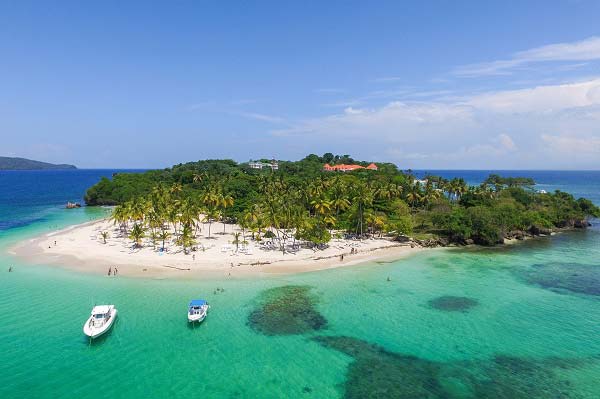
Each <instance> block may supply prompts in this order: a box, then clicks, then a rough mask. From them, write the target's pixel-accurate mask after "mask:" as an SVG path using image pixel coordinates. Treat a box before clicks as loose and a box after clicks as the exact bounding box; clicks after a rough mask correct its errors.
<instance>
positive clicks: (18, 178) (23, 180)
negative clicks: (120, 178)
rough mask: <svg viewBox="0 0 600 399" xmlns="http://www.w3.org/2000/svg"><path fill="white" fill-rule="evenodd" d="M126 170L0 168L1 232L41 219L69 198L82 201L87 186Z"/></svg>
mask: <svg viewBox="0 0 600 399" xmlns="http://www.w3.org/2000/svg"><path fill="white" fill-rule="evenodd" d="M115 172H139V170H125V169H77V170H42V171H0V231H1V230H7V229H10V228H15V227H21V226H26V225H29V224H31V223H34V222H43V221H45V220H46V218H47V217H48V216H49V215H50V214H52V213H54V212H56V211H57V210H59V209H64V207H65V205H66V203H67V202H68V201H71V202H80V203H82V204H83V196H84V195H85V191H86V190H87V188H88V187H90V186H92V185H93V184H95V183H96V182H98V181H99V180H100V178H102V177H108V178H110V177H112V174H113V173H115Z"/></svg>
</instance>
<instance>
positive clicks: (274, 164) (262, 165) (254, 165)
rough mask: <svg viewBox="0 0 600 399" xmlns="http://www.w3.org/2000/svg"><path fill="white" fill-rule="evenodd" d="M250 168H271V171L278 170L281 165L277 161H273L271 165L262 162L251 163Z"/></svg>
mask: <svg viewBox="0 0 600 399" xmlns="http://www.w3.org/2000/svg"><path fill="white" fill-rule="evenodd" d="M248 166H250V167H251V168H252V169H262V168H271V170H278V169H279V163H278V162H277V161H276V160H272V161H271V163H267V162H260V161H250V162H248Z"/></svg>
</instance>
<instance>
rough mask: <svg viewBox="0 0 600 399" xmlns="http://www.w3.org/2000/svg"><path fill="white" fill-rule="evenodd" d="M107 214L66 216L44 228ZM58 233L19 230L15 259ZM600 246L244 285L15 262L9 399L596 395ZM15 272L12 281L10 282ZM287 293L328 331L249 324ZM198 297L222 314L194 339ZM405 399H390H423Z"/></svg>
mask: <svg viewBox="0 0 600 399" xmlns="http://www.w3.org/2000/svg"><path fill="white" fill-rule="evenodd" d="M98 212H101V211H96V213H91V214H90V213H89V211H87V212H86V211H83V210H77V211H75V212H72V213H69V214H68V215H67V216H65V213H61V215H62V217H56V218H51V219H50V220H48V221H47V222H45V223H50V225H51V226H62V225H66V224H69V223H72V222H78V221H84V220H86V218H88V219H89V218H90V217H96V216H98ZM47 227H48V226H45V225H44V224H37V225H33V226H28V227H27V228H23V229H21V230H18V229H15V230H11V234H10V235H9V234H5V235H4V237H3V238H2V239H3V246H4V247H6V246H7V245H8V244H10V243H11V242H14V241H15V240H17V239H23V238H25V237H28V236H30V235H31V234H34V233H36V232H39V231H43V230H44V228H47ZM598 244H600V231H598V229H597V228H594V229H592V230H589V231H587V232H578V233H568V234H561V235H559V236H555V237H552V238H546V239H540V240H537V241H532V242H528V243H525V244H520V245H517V246H514V247H511V248H508V249H491V250H468V251H465V250H433V251H429V252H426V253H422V254H419V255H417V256H413V257H411V258H408V259H404V260H400V261H397V262H392V263H383V262H382V263H373V264H366V265H361V266H356V267H352V268H346V269H338V270H330V271H324V272H318V273H309V274H302V275H295V276H286V277H277V278H267V279H261V280H230V281H214V280H213V281H185V280H145V279H128V278H108V277H104V276H102V277H101V276H92V275H82V274H76V273H73V272H68V271H63V270H61V269H56V268H49V267H44V266H28V265H23V264H20V263H19V262H17V261H15V260H14V259H12V258H10V257H9V256H3V257H2V259H1V260H0V266H1V268H2V269H3V272H2V273H0V285H1V287H2V291H1V292H0V314H1V315H2V316H1V317H2V322H1V324H0V337H1V339H0V364H2V365H3V366H2V368H3V370H4V371H3V372H2V373H0V397H3V398H17V397H37V398H42V397H48V398H56V397H78V398H88V397H89V398H93V397H98V390H102V391H103V395H102V396H109V395H110V396H113V397H167V396H169V397H203V398H223V397H240V398H252V397H254V398H259V397H260V398H280V397H290V398H296V397H297V398H307V397H317V398H330V397H331V398H336V397H360V396H361V394H360V392H361V389H367V390H369V391H372V390H373V388H374V387H373V386H369V385H368V384H376V386H381V387H383V388H382V389H389V388H386V383H389V381H392V382H393V381H402V382H403V384H406V386H407V387H412V388H410V389H413V388H414V386H419V385H421V386H424V387H425V388H424V390H425V392H427V393H428V395H429V396H425V397H432V398H435V397H486V396H485V395H488V396H487V397H502V396H500V395H504V394H505V393H506V396H504V397H515V396H514V395H515V392H514V387H517V388H516V389H517V391H516V392H517V394H518V393H519V392H520V394H519V396H516V397H523V398H526V397H549V398H550V397H575V398H579V397H581V398H595V397H598V393H599V392H600V391H599V390H598V386H597V385H596V382H597V381H598V380H600V357H599V355H600V338H599V334H598V331H599V326H600V293H599V292H598V291H596V290H597V289H598V287H597V286H594V285H593V283H594V282H596V283H597V282H598V281H600V278H599V276H598V273H599V272H600V267H599V265H598V263H597V260H598V259H600V256H599V255H600V245H598ZM2 250H3V251H5V248H2ZM9 265H13V267H14V272H13V273H7V272H5V271H6V269H7V268H8V266H9ZM544 265H552V267H546V266H544ZM563 269H564V270H563ZM575 269H576V272H573V273H571V270H575ZM572 274H576V276H573V275H572ZM556 276H558V278H555V277H556ZM388 277H389V279H390V281H388ZM579 277H583V278H579ZM555 280H556V281H555ZM586 282H590V284H591V285H590V286H588V285H587V284H586ZM287 286H299V287H304V288H303V291H302V292H304V294H303V295H305V296H306V297H307V301H306V302H304V303H302V304H301V305H302V306H303V307H304V310H307V309H312V310H313V311H314V312H316V313H318V314H320V315H321V316H322V317H323V318H324V319H325V320H326V324H325V325H324V326H321V327H320V328H316V329H312V328H310V326H309V327H308V328H307V329H304V330H301V331H298V332H296V333H292V334H283V335H281V334H278V333H275V334H265V333H264V331H261V330H260V329H257V328H256V326H254V325H253V324H252V323H251V322H250V321H249V316H250V314H251V313H252V312H255V311H256V310H257V309H258V310H261V309H267V308H268V305H269V303H268V301H269V298H265V297H264V293H265V292H267V291H268V292H271V293H272V296H274V297H275V299H277V295H278V289H280V290H281V288H278V287H287ZM216 288H223V289H224V292H217V293H215V289H216ZM272 289H274V290H272ZM269 290H270V291H269ZM193 297H204V298H206V299H208V300H209V301H210V303H211V305H212V309H211V312H210V314H209V317H208V318H207V320H206V321H205V322H204V323H203V324H202V325H200V326H196V327H195V328H190V327H189V326H188V325H187V321H186V317H185V311H186V303H187V301H188V300H189V299H190V298H193ZM461 298H462V300H461ZM465 298H466V299H468V301H467V300H465ZM271 299H272V298H271ZM436 299H437V301H435V300H436ZM105 302H110V303H115V304H116V305H117V307H118V309H119V312H120V314H119V318H118V320H117V323H116V325H115V326H114V329H113V330H112V331H111V332H110V334H109V335H108V336H106V337H105V338H103V339H101V340H99V341H98V342H94V343H92V344H90V343H89V342H88V341H87V340H86V339H85V337H84V336H83V334H82V332H81V327H82V324H83V322H84V321H85V318H86V317H87V315H88V312H89V310H90V308H91V307H92V306H93V305H94V304H98V303H105ZM280 302H281V303H279V305H278V306H279V307H280V310H281V311H283V312H286V309H287V308H286V306H288V305H289V307H290V311H291V312H293V313H294V314H293V315H291V316H289V315H285V314H284V315H283V317H284V319H283V320H282V319H275V320H270V319H269V317H266V318H265V319H264V320H263V321H262V322H263V323H270V322H276V323H279V324H281V323H286V322H288V320H287V319H285V318H286V317H288V316H289V317H291V318H292V319H293V318H294V317H300V318H301V317H303V315H302V312H303V309H297V308H296V307H295V304H294V303H293V301H292V302H290V303H288V302H286V300H285V299H284V300H283V301H280ZM261 307H264V308H261ZM267 310H268V309H267ZM267 310H265V311H267ZM293 321H294V320H292V322H293ZM323 336H327V337H330V338H331V342H330V341H327V342H326V343H324V342H323V341H320V340H319V339H318V337H323ZM342 337H348V338H352V339H353V340H351V341H349V340H348V339H346V340H345V341H344V340H343V339H342ZM373 344H374V345H377V347H373ZM348 345H350V346H352V348H353V349H352V350H354V352H351V351H350V350H349V349H348V347H349V346H348ZM367 348H370V349H367ZM507 359H508V360H507ZM396 363H398V364H396ZM398 365H401V366H402V367H397V366H398ZM404 366H406V367H404ZM380 368H383V370H381V369H380ZM365 370H375V371H374V375H373V376H371V380H370V382H369V379H368V378H366V377H368V376H365V378H356V373H355V372H356V371H360V372H361V373H364V372H365ZM407 370H412V371H411V372H410V373H408V372H407ZM432 379H433V380H434V381H433V382H432V381H430V380H432ZM434 382H435V384H434ZM431 384H433V385H431ZM490 384H491V385H490ZM503 384H504V385H506V386H507V388H504V390H501V391H494V390H493V389H496V388H490V386H500V387H502V386H503ZM536 386H537V388H536ZM508 387H512V388H508ZM548 387H551V388H548ZM552 387H555V389H554V388H552ZM406 389H407V391H406V392H403V391H393V390H392V391H389V392H390V395H393V396H397V397H411V395H412V394H414V392H415V391H409V390H408V389H409V388H406ZM501 389H502V388H501ZM511 389H512V391H511ZM557 392H561V394H563V395H564V396H556V393H557ZM402 395H405V396H402ZM406 395H408V396H406ZM443 395H450V396H443ZM490 395H491V396H490ZM532 395H533V396H532Z"/></svg>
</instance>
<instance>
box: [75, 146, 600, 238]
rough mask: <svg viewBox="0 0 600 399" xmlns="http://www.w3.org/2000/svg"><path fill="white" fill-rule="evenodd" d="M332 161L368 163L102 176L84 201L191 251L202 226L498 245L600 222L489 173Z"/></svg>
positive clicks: (323, 159) (588, 209)
mask: <svg viewBox="0 0 600 399" xmlns="http://www.w3.org/2000/svg"><path fill="white" fill-rule="evenodd" d="M325 163H327V164H331V165H335V164H342V163H344V164H357V165H363V166H367V165H369V164H370V162H357V161H354V160H353V159H352V158H351V157H350V156H348V155H343V156H334V155H333V154H331V153H328V154H324V155H323V156H317V155H309V156H307V157H305V158H304V159H302V160H300V161H297V162H287V161H279V168H278V169H277V170H272V169H271V168H268V169H263V170H256V169H253V168H250V167H249V166H248V164H244V163H236V162H235V161H232V160H203V161H198V162H189V163H185V164H179V165H175V166H173V167H172V168H167V169H163V170H151V171H147V172H144V173H119V174H116V175H115V176H114V177H113V179H112V180H110V179H107V178H103V179H102V180H101V181H99V182H98V183H97V184H96V185H94V186H93V187H91V188H89V189H88V191H87V193H86V195H85V201H86V203H87V204H88V205H116V207H115V209H114V214H113V219H114V220H115V221H116V222H117V223H119V224H120V225H121V226H122V228H123V229H128V234H129V236H130V237H132V239H134V240H135V241H136V242H138V241H140V240H141V237H152V239H153V240H156V241H165V240H166V239H168V238H173V239H174V240H176V241H177V242H178V243H180V244H181V245H182V246H183V247H191V246H192V245H193V243H194V241H195V238H194V236H195V230H196V228H197V226H198V224H199V223H200V222H204V223H208V224H209V231H210V225H211V223H212V222H216V221H221V222H224V223H235V224H238V225H239V226H241V227H242V228H243V229H245V230H247V231H248V232H249V233H250V234H251V235H252V238H253V239H257V240H260V239H261V237H275V238H276V239H277V240H278V241H279V242H281V243H282V244H281V245H282V246H284V247H285V242H286V241H289V240H303V241H306V242H310V243H312V244H314V245H316V246H319V245H324V244H326V243H327V242H328V241H329V240H330V239H331V238H332V235H338V236H340V235H344V236H352V237H359V238H361V237H367V236H389V237H390V238H396V239H399V240H402V239H407V237H412V238H414V239H416V240H418V241H419V242H421V243H424V244H426V245H440V244H441V245H445V244H449V243H455V244H473V243H474V244H480V245H496V244H500V243H503V242H504V240H505V239H507V238H509V239H510V238H515V239H523V238H525V237H527V236H535V235H547V234H551V233H552V232H553V231H556V230H561V229H567V228H585V227H586V226H587V225H588V222H587V218H589V217H598V216H600V210H599V209H598V207H596V206H595V205H594V204H592V203H591V202H590V201H589V200H587V199H584V198H579V199H575V198H574V197H573V196H572V195H570V194H568V193H565V192H561V191H556V192H554V193H545V192H537V191H535V190H534V189H533V186H534V185H535V182H534V181H533V180H532V179H529V178H526V177H523V178H504V177H501V176H498V175H491V176H489V178H488V179H486V181H484V182H483V183H482V184H481V185H479V186H475V187H473V186H471V187H469V186H468V185H467V184H466V183H465V181H464V180H463V179H460V178H456V179H452V180H446V179H443V178H440V177H437V176H426V177H425V178H424V179H421V180H418V179H416V178H415V176H413V175H412V174H411V173H410V172H403V171H401V170H399V169H398V168H397V167H396V166H395V165H393V164H390V163H378V164H377V170H376V171H374V170H369V169H366V168H360V169H356V170H355V171H352V172H333V173H332V172H327V171H324V170H323V165H324V164H325ZM169 226H171V227H173V228H172V229H171V228H170V227H169ZM209 234H210V232H209ZM171 235H174V236H175V237H171Z"/></svg>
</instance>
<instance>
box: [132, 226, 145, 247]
mask: <svg viewBox="0 0 600 399" xmlns="http://www.w3.org/2000/svg"><path fill="white" fill-rule="evenodd" d="M145 236H146V232H145V229H144V227H143V226H142V225H141V224H139V223H135V224H134V225H133V228H132V229H131V231H130V232H129V238H130V239H131V240H133V243H134V246H135V247H136V248H141V247H142V239H143V238H144V237H145Z"/></svg>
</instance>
